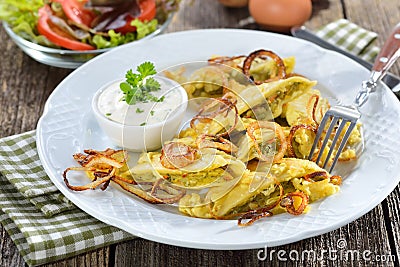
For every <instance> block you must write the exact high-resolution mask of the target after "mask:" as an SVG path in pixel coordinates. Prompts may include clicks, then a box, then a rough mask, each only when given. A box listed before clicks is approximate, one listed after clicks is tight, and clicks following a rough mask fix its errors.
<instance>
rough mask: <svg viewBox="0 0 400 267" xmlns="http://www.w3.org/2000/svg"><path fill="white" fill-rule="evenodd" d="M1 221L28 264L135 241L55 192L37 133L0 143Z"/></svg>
mask: <svg viewBox="0 0 400 267" xmlns="http://www.w3.org/2000/svg"><path fill="white" fill-rule="evenodd" d="M0 221H1V223H2V225H3V226H4V228H5V229H6V230H7V232H8V233H9V235H10V237H11V239H12V240H13V241H14V242H15V244H16V245H17V247H18V249H19V251H20V253H21V255H22V257H23V258H24V260H25V261H26V263H27V264H28V265H30V266H35V265H40V264H44V263H48V262H52V261H56V260H60V259H64V258H67V257H71V256H74V255H78V254H81V253H83V252H87V251H90V250H94V249H97V248H100V247H104V246H107V245H111V244H114V243H117V242H120V241H123V240H128V239H131V238H133V236H132V235H130V234H128V233H126V232H124V231H122V230H120V229H118V228H115V227H112V226H109V225H107V224H105V223H102V222H100V221H98V220H97V219H95V218H93V217H91V216H89V215H88V214H86V213H85V212H83V211H81V210H80V209H78V208H77V207H75V206H74V205H73V204H72V203H71V202H70V201H69V200H67V199H66V198H65V197H64V196H63V195H62V194H61V193H60V192H59V191H58V190H57V188H56V187H55V186H54V184H53V183H52V182H51V180H50V178H49V177H48V176H47V175H46V173H45V171H44V170H43V167H42V166H41V163H40V160H39V156H38V154H37V150H36V139H35V131H31V132H27V133H24V134H20V135H15V136H10V137H6V138H3V139H1V140H0Z"/></svg>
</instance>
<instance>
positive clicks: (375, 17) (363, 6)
mask: <svg viewBox="0 0 400 267" xmlns="http://www.w3.org/2000/svg"><path fill="white" fill-rule="evenodd" d="M345 7H346V13H347V19H348V20H350V21H352V22H354V23H356V24H357V25H360V26H361V27H364V28H365V29H368V30H370V31H373V32H376V33H377V34H378V38H377V41H376V43H375V45H377V46H379V47H381V46H382V45H383V43H384V41H385V39H386V38H387V37H388V36H389V34H390V33H391V31H392V29H393V27H394V26H395V25H396V24H397V23H399V22H400V2H399V1H398V0H388V1H381V0H364V1H352V0H346V1H345ZM360 10H362V12H360ZM391 71H392V72H393V73H396V74H400V62H397V63H396V64H395V66H393V68H392V69H391Z"/></svg>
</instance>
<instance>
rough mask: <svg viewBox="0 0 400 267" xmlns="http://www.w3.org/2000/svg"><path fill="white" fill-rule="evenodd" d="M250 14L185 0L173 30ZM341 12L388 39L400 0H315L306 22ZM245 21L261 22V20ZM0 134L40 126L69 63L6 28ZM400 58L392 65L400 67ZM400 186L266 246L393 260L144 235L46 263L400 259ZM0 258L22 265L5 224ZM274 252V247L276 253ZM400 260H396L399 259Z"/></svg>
mask: <svg viewBox="0 0 400 267" xmlns="http://www.w3.org/2000/svg"><path fill="white" fill-rule="evenodd" d="M248 16H249V13H248V10H247V8H239V9H234V8H226V7H223V6H222V5H220V4H219V3H218V1H217V0H183V2H182V8H181V10H180V12H179V13H178V14H177V15H176V16H175V18H174V20H173V22H172V23H171V25H170V27H169V28H168V32H173V31H181V30H189V29H198V28H235V27H239V26H238V23H239V21H241V20H243V19H246V18H247V17H248ZM339 18H347V19H349V20H351V21H353V22H355V23H357V24H359V25H361V26H363V27H364V28H367V29H369V30H372V31H375V32H377V33H378V34H379V37H378V40H377V42H376V43H377V45H382V43H383V41H384V38H385V37H386V36H387V35H388V33H389V32H390V30H391V28H392V27H393V25H394V24H396V23H397V22H399V21H400V2H399V1H398V0H388V1H381V0H314V1H313V14H312V17H311V18H310V20H309V21H308V22H307V23H306V26H307V27H309V28H311V29H317V28H318V27H320V26H321V25H324V24H326V23H329V22H331V21H333V20H336V19H339ZM245 28H253V29H260V28H259V27H258V26H257V25H250V26H248V27H247V26H246V27H245ZM0 40H1V42H0V51H2V52H1V53H2V57H1V61H0V86H1V87H0V137H3V136H8V135H12V134H15V133H21V132H24V131H28V130H31V129H35V127H36V123H37V120H38V118H39V117H40V115H41V113H42V111H43V107H44V103H45V101H46V99H47V97H48V96H49V95H50V94H51V92H52V90H53V89H54V88H55V87H56V86H57V84H58V83H59V82H60V81H61V80H62V79H63V78H65V77H66V76H67V75H68V74H69V73H71V70H66V69H59V68H54V67H49V66H46V65H43V64H40V63H38V62H36V61H34V60H32V59H31V58H29V57H28V56H26V55H25V54H23V52H22V51H21V50H19V49H18V48H17V47H16V45H15V44H14V43H13V42H12V41H11V40H10V39H9V38H8V37H7V35H6V33H5V32H4V30H3V29H0ZM399 64H400V63H398V64H396V67H395V68H394V69H393V72H394V73H397V74H399V73H400V68H399ZM399 175H400V174H399ZM399 202H400V188H399V187H397V188H396V189H395V191H394V192H393V193H392V194H390V195H389V196H388V198H386V200H385V201H384V202H383V203H382V204H380V205H378V206H377V207H376V208H374V209H373V210H372V211H370V212H369V213H367V214H366V215H364V216H362V217H361V218H359V219H358V220H355V221H354V222H352V223H350V224H348V225H346V226H344V227H341V228H339V229H337V230H334V231H331V232H329V233H327V234H324V235H320V236H317V237H314V238H309V239H306V240H302V241H300V242H296V243H292V244H289V245H285V246H279V247H275V248H267V251H271V250H272V249H274V250H275V251H279V250H284V251H286V253H289V252H290V251H292V250H295V251H298V252H302V251H304V250H306V249H308V250H311V249H312V250H315V251H316V252H318V253H320V252H321V251H322V250H329V249H331V250H332V249H335V248H337V245H338V242H339V240H341V239H343V240H345V241H346V243H347V245H346V249H350V250H357V251H359V252H361V253H362V252H363V251H366V250H370V251H371V252H372V253H373V254H374V255H390V254H393V255H396V256H397V258H396V260H397V261H396V263H393V262H385V263H383V262H376V261H375V262H368V261H364V260H362V259H359V260H355V261H352V260H349V259H346V258H340V255H341V254H340V252H338V254H337V257H339V259H337V260H329V259H328V258H326V257H325V258H324V259H321V260H317V261H316V264H314V262H315V261H313V259H312V258H311V259H299V260H296V261H292V260H290V259H289V260H288V261H286V262H282V261H281V262H280V261H279V260H278V259H277V258H276V256H275V258H273V261H269V260H265V261H260V260H259V259H258V258H257V253H258V251H259V250H241V251H210V250H197V249H189V248H181V247H176V246H171V245H165V244H160V243H156V242H151V241H147V240H143V239H139V238H138V239H135V240H133V241H129V242H124V243H120V244H118V245H114V246H110V247H107V248H104V249H99V250H96V251H94V252H89V253H86V254H83V255H80V256H77V257H73V258H71V259H66V260H62V261H59V262H56V263H51V264H47V265H45V266H48V267H50V266H52V267H60V266H253V265H260V266H280V265H281V264H285V265H288V266H314V265H317V266H398V262H399V261H398V260H399V256H400V229H399V223H400V218H399V214H400V210H399V204H398V203H399ZM0 229H1V231H0V238H1V240H0V256H1V257H0V266H24V265H25V264H24V261H23V259H22V257H21V256H20V254H19V252H18V250H17V248H16V246H15V245H14V243H13V242H12V241H11V239H10V238H9V236H8V234H7V233H6V231H5V230H4V228H2V227H0ZM275 255H276V254H275ZM396 264H397V265H396Z"/></svg>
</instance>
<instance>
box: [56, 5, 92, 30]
mask: <svg viewBox="0 0 400 267" xmlns="http://www.w3.org/2000/svg"><path fill="white" fill-rule="evenodd" d="M53 2H57V3H60V4H61V6H62V9H63V11H64V13H65V15H66V16H67V18H68V19H69V20H71V21H73V22H75V23H78V24H84V25H86V26H88V27H89V26H90V24H91V23H92V21H93V19H94V18H95V17H96V16H97V15H96V14H95V13H94V12H93V11H92V10H90V9H87V8H85V4H86V3H87V2H88V0H53Z"/></svg>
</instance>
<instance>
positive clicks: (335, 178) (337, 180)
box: [330, 175, 342, 185]
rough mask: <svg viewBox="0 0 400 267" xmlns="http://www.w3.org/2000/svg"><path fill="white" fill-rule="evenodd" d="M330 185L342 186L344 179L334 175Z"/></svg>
mask: <svg viewBox="0 0 400 267" xmlns="http://www.w3.org/2000/svg"><path fill="white" fill-rule="evenodd" d="M330 183H331V184H334V185H341V184H342V177H341V176H340V175H332V176H331V178H330Z"/></svg>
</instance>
